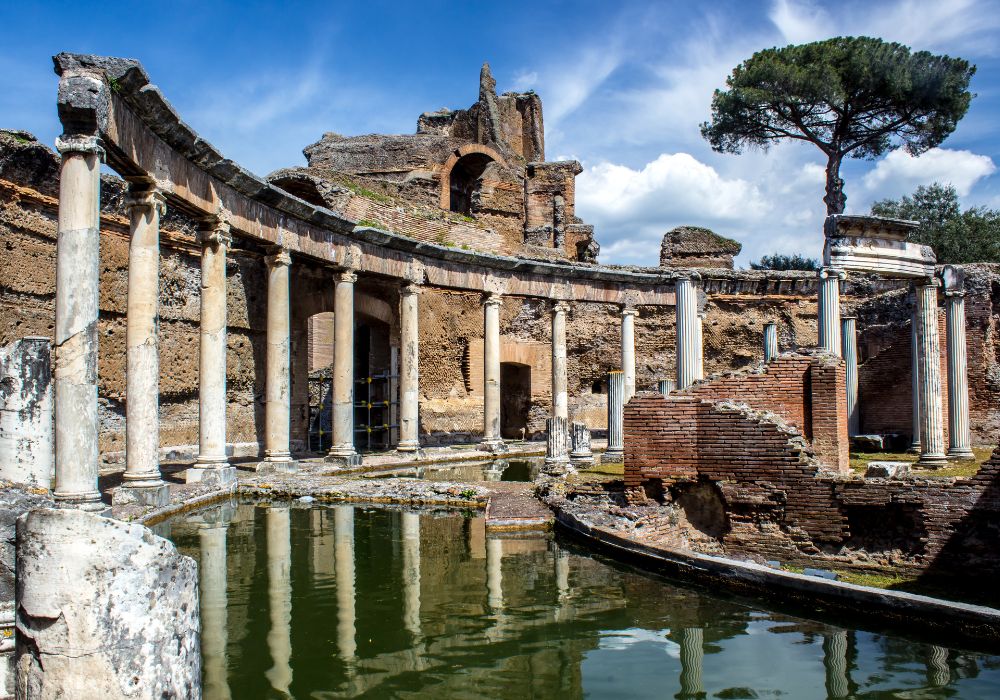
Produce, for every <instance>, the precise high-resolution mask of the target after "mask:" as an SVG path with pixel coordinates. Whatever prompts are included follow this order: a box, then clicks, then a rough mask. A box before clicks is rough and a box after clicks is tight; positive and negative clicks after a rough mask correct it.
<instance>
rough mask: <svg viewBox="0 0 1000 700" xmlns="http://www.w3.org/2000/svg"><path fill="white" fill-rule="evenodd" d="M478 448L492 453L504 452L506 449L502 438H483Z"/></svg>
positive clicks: (499, 453)
mask: <svg viewBox="0 0 1000 700" xmlns="http://www.w3.org/2000/svg"><path fill="white" fill-rule="evenodd" d="M478 447H479V449H480V450H482V451H483V452H489V453H490V454H494V455H502V454H506V453H507V451H508V447H507V443H506V442H504V441H503V440H499V439H498V440H483V441H482V442H481V443H479V445H478Z"/></svg>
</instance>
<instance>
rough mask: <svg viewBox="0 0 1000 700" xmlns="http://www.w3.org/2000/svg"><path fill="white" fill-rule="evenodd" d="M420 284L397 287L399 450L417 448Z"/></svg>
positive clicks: (404, 450)
mask: <svg viewBox="0 0 1000 700" xmlns="http://www.w3.org/2000/svg"><path fill="white" fill-rule="evenodd" d="M420 292H421V288H420V287H419V286H418V285H416V284H405V285H403V286H402V287H401V288H400V290H399V334H400V344H401V346H400V376H399V444H398V445H397V446H396V447H397V449H398V450H400V451H401V452H417V451H418V450H419V449H420V432H419V425H420V365H419V361H420V333H419V326H418V323H419V308H418V304H419V301H420Z"/></svg>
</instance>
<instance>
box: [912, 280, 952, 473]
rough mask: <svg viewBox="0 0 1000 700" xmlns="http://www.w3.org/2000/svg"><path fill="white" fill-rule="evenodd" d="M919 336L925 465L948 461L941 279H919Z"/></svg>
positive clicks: (921, 422)
mask: <svg viewBox="0 0 1000 700" xmlns="http://www.w3.org/2000/svg"><path fill="white" fill-rule="evenodd" d="M916 294H917V340H918V341H919V343H918V347H917V351H918V357H917V359H918V363H917V364H918V366H919V372H920V459H919V460H918V461H917V464H919V465H921V466H924V467H940V466H941V465H943V464H945V462H946V460H945V454H944V424H943V421H942V406H941V391H942V386H941V345H940V341H939V340H938V317H937V313H938V310H937V309H938V307H937V280H935V279H926V280H922V281H920V282H918V283H917V285H916Z"/></svg>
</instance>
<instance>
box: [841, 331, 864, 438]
mask: <svg viewBox="0 0 1000 700" xmlns="http://www.w3.org/2000/svg"><path fill="white" fill-rule="evenodd" d="M840 336H841V342H842V344H843V352H842V356H843V358H844V385H845V388H846V389H847V434H848V435H857V434H858V429H859V423H860V417H861V416H860V410H859V408H858V332H857V319H855V318H854V317H853V316H845V317H844V318H843V319H842V321H841V334H840Z"/></svg>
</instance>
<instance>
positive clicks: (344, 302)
mask: <svg viewBox="0 0 1000 700" xmlns="http://www.w3.org/2000/svg"><path fill="white" fill-rule="evenodd" d="M334 279H335V286H334V290H333V443H332V446H331V447H330V451H329V453H328V454H327V460H328V461H331V462H337V463H339V464H342V465H344V466H354V465H357V464H360V463H361V458H360V457H359V456H358V453H357V451H356V450H355V449H354V283H355V282H356V281H357V280H358V276H357V275H356V274H354V271H353V270H338V271H337V272H336V273H335V275H334Z"/></svg>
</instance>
